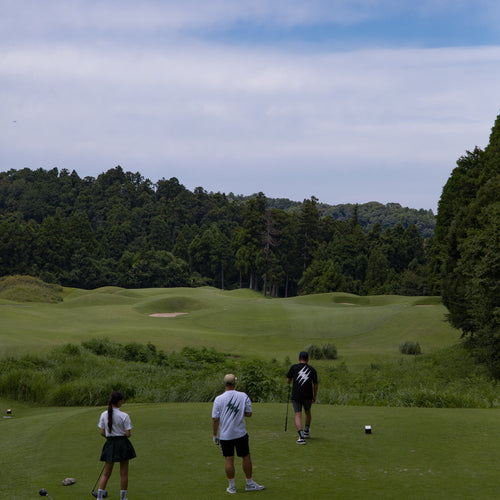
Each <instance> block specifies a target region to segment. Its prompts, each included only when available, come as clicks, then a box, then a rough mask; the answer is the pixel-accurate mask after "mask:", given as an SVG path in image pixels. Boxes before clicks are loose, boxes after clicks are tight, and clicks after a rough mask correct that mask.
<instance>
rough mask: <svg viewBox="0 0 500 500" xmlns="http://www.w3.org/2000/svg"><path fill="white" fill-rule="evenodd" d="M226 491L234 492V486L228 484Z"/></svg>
mask: <svg viewBox="0 0 500 500" xmlns="http://www.w3.org/2000/svg"><path fill="white" fill-rule="evenodd" d="M226 491H227V492H228V493H236V486H228V487H227V488H226Z"/></svg>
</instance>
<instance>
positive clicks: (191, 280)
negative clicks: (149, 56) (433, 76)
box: [0, 166, 435, 297]
mask: <svg viewBox="0 0 500 500" xmlns="http://www.w3.org/2000/svg"><path fill="white" fill-rule="evenodd" d="M434 226H435V217H434V215H433V213H432V211H430V210H415V209H409V208H403V207H401V206H400V205H399V204H388V205H382V204H380V203H376V202H372V203H367V204H364V205H359V206H358V205H337V206H328V205H325V204H321V203H319V201H318V200H317V199H316V198H314V197H312V198H311V199H306V200H304V201H303V202H301V203H299V202H293V201H290V200H286V199H268V198H266V196H265V195H264V194H263V193H258V194H255V195H252V196H241V195H240V196H236V195H233V194H232V193H231V194H229V195H225V194H221V193H207V192H206V191H205V190H204V189H203V188H201V187H199V188H196V189H194V190H193V191H189V190H188V189H186V188H185V187H184V186H183V185H182V184H180V183H179V181H178V180H177V179H176V178H171V179H168V180H167V179H161V180H160V181H158V182H157V183H154V184H153V183H152V182H151V181H150V180H148V179H145V178H144V177H143V176H142V175H141V174H139V173H131V172H126V171H124V170H123V169H122V168H121V167H120V166H118V167H116V168H113V169H110V170H108V171H107V172H104V173H102V174H101V175H99V176H97V178H93V177H85V178H80V177H79V176H78V174H77V173H76V172H75V171H73V172H69V171H67V170H61V171H59V170H58V169H56V168H54V169H51V170H44V169H37V170H30V169H27V168H26V169H22V170H9V171H6V172H1V173H0V276H4V275H10V274H29V275H32V276H37V277H39V278H41V279H43V280H44V281H47V282H51V283H58V284H61V285H65V286H75V287H80V288H87V289H92V288H96V287H99V286H104V285H116V286H122V287H127V288H142V287H175V286H202V285H212V286H216V287H219V288H223V289H231V288H237V287H248V288H252V289H255V290H259V291H262V292H263V294H264V295H272V296H284V297H286V296H292V295H297V294H308V293H317V292H329V291H344V292H352V293H357V294H382V293H394V294H403V295H425V294H427V293H428V291H429V285H428V263H429V259H430V255H431V247H432V235H433V231H434Z"/></svg>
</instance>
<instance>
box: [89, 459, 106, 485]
mask: <svg viewBox="0 0 500 500" xmlns="http://www.w3.org/2000/svg"><path fill="white" fill-rule="evenodd" d="M104 467H106V464H104V465H103V467H102V469H101V472H99V475H98V476H97V481H96V482H95V484H94V487H93V488H92V491H95V487H96V486H97V483H98V482H99V479H101V476H102V473H103V472H104Z"/></svg>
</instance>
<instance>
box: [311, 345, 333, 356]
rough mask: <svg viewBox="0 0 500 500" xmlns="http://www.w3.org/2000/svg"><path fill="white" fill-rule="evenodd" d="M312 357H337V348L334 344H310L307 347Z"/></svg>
mask: <svg viewBox="0 0 500 500" xmlns="http://www.w3.org/2000/svg"><path fill="white" fill-rule="evenodd" d="M306 351H307V352H308V353H309V357H310V358H311V359H337V348H336V347H335V346H334V345H333V344H326V345H322V346H317V345H314V344H313V345H310V346H309V347H307V348H306Z"/></svg>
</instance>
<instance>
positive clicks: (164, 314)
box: [150, 312, 187, 318]
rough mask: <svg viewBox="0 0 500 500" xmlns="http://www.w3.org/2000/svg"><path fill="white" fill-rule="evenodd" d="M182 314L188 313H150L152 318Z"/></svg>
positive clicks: (172, 316)
mask: <svg viewBox="0 0 500 500" xmlns="http://www.w3.org/2000/svg"><path fill="white" fill-rule="evenodd" d="M182 314H187V313H179V312H178V313H154V314H150V316H151V317H152V318H175V317H176V316H181V315H182Z"/></svg>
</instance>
